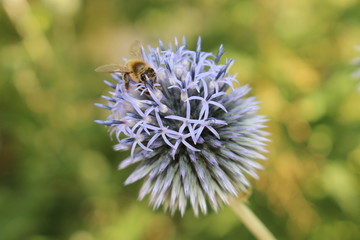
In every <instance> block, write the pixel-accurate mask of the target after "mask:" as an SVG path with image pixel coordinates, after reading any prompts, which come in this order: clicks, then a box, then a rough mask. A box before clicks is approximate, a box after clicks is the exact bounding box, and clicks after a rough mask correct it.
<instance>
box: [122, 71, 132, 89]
mask: <svg viewBox="0 0 360 240" xmlns="http://www.w3.org/2000/svg"><path fill="white" fill-rule="evenodd" d="M123 79H124V82H125V89H126V90H129V87H130V79H129V74H124V77H123Z"/></svg>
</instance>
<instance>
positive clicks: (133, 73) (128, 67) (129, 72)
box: [95, 41, 157, 90]
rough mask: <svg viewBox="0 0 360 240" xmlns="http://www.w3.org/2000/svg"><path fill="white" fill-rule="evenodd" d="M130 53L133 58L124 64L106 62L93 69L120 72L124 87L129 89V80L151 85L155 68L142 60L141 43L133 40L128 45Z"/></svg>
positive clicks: (154, 80)
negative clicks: (129, 45)
mask: <svg viewBox="0 0 360 240" xmlns="http://www.w3.org/2000/svg"><path fill="white" fill-rule="evenodd" d="M130 55H131V56H132V58H133V59H130V60H128V61H126V62H125V63H124V64H107V65H103V66H100V67H98V68H96V69H95V71H96V72H100V73H121V74H122V77H123V80H124V82H125V89H126V90H129V87H130V81H131V80H132V81H134V82H138V83H143V84H144V85H145V86H146V84H150V85H153V84H155V83H156V80H157V77H156V73H155V70H154V69H153V68H152V67H150V66H149V64H148V63H147V62H145V61H144V59H143V55H142V53H141V44H140V42H139V41H135V42H134V43H133V44H132V45H131V47H130Z"/></svg>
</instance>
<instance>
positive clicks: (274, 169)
mask: <svg viewBox="0 0 360 240" xmlns="http://www.w3.org/2000/svg"><path fill="white" fill-rule="evenodd" d="M0 3H1V6H0V36H1V37H0V44H1V45H0V64H1V68H0V75H1V80H0V181H1V182H0V238H1V239H4V240H17V239H19V240H20V239H30V240H58V239H69V240H94V239H101V240H107V239H109V240H113V239H126V240H132V239H147V240H150V239H151V240H153V239H154V240H155V239H156V240H158V239H159V240H160V239H239V238H241V239H254V238H253V236H251V234H250V233H249V232H248V231H247V230H246V229H245V227H244V226H243V225H242V224H241V222H240V221H239V220H238V219H237V218H236V216H235V215H234V214H233V213H232V212H231V210H230V209H229V208H228V207H224V208H223V209H221V210H220V211H219V212H218V213H214V212H212V213H210V214H209V215H207V216H201V217H199V218H195V217H194V216H193V213H192V212H191V211H190V210H189V211H188V212H187V214H186V215H185V217H184V218H181V217H180V216H178V215H176V216H174V217H171V216H170V215H169V214H168V213H166V214H164V213H162V211H160V210H159V211H152V209H150V208H149V207H148V206H147V203H146V201H143V202H137V201H136V198H137V192H138V190H139V186H140V184H134V185H132V186H127V187H124V186H123V182H124V180H125V179H126V177H127V176H128V175H129V173H130V172H131V170H132V169H129V170H124V171H121V172H118V171H117V164H118V163H119V162H120V161H121V159H123V158H124V157H125V156H126V155H127V154H126V153H119V152H114V151H113V150H112V144H113V143H112V142H111V140H110V139H109V137H108V134H107V133H106V130H105V129H104V128H103V127H102V126H99V125H96V124H94V123H93V120H94V119H104V118H106V111H104V110H101V109H97V108H96V107H94V106H93V102H97V101H102V100H100V95H101V94H105V93H106V91H107V90H108V89H107V87H106V86H105V85H104V84H103V83H102V81H101V80H102V78H107V79H109V77H108V76H104V75H101V74H97V73H95V72H94V71H93V69H94V68H95V67H97V66H99V65H101V64H104V63H111V62H120V59H121V58H122V57H126V56H128V55H127V54H128V47H129V46H130V44H131V42H132V41H133V40H136V39H139V40H141V41H142V42H143V43H144V44H151V45H153V46H154V45H157V39H162V40H163V41H164V42H167V41H172V40H173V37H174V36H178V37H180V38H181V37H182V36H183V35H186V36H187V37H188V41H189V45H190V46H191V47H194V45H195V41H196V38H197V36H199V35H201V36H202V37H203V45H204V50H206V51H215V49H217V48H218V46H219V45H220V44H221V43H223V44H224V46H225V49H226V50H227V54H226V57H229V58H235V59H236V62H235V64H234V65H233V67H232V69H231V71H232V72H233V73H236V72H238V73H239V74H238V79H239V81H240V83H241V84H245V83H249V84H250V85H251V86H252V87H253V91H252V94H254V95H256V96H258V98H259V99H260V100H261V105H262V110H261V112H262V113H263V114H266V115H267V116H268V117H269V119H270V121H269V128H268V130H269V131H270V132H271V133H272V135H271V138H272V143H271V144H270V146H269V149H270V153H269V154H268V158H269V161H267V162H266V163H265V165H266V170H265V171H262V172H261V178H260V180H259V181H257V182H255V181H254V185H255V186H254V191H253V194H252V196H251V198H250V200H249V204H250V207H251V208H252V209H253V210H254V212H255V213H256V214H257V215H258V216H259V218H260V219H262V220H263V222H264V223H265V224H266V225H267V226H268V227H269V229H270V230H271V231H272V232H273V233H274V235H275V236H277V237H278V239H314V240H315V239H328V240H332V239H334V240H337V239H342V240H343V239H344V240H353V239H360V229H359V227H358V226H359V225H360V204H359V202H360V201H359V199H360V184H359V182H360V181H359V180H360V111H359V102H360V93H359V92H357V91H356V90H355V89H356V82H354V81H352V80H351V79H350V74H351V72H352V71H353V70H354V69H353V68H352V67H351V66H350V65H349V62H350V60H351V59H352V58H353V57H355V56H356V52H355V50H354V46H355V45H356V44H359V43H360V18H359V12H360V3H359V2H358V1H356V0H326V1H325V0H314V1H310V0H307V1H303V0H294V1H284V0H275V1H266V0H258V1H250V0H241V1H237V0H225V1H206V0H195V1H186V0H184V1H175V0H173V1H171V0H155V1H150V0H142V1H131V2H129V1H125V0H123V1H115V0H109V1H90V0H83V1H81V0H28V1H27V0H1V1H0Z"/></svg>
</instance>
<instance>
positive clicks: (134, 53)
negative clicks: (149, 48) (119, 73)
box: [130, 40, 143, 60]
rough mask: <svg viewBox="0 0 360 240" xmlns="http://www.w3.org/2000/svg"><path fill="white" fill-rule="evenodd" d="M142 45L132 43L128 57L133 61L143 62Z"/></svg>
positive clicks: (137, 41) (136, 42)
mask: <svg viewBox="0 0 360 240" xmlns="http://www.w3.org/2000/svg"><path fill="white" fill-rule="evenodd" d="M141 48H142V45H141V43H140V41H139V40H136V41H134V42H133V43H132V44H131V46H130V56H131V57H132V58H134V59H141V60H143V55H142V53H141Z"/></svg>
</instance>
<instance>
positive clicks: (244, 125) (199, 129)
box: [96, 38, 268, 215]
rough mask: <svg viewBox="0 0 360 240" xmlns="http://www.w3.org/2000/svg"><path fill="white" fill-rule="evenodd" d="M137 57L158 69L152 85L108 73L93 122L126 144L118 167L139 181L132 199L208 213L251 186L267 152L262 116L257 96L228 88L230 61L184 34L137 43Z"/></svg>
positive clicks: (231, 78)
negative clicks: (101, 116) (100, 112)
mask: <svg viewBox="0 0 360 240" xmlns="http://www.w3.org/2000/svg"><path fill="white" fill-rule="evenodd" d="M141 53H142V56H143V60H144V61H146V63H147V64H149V66H150V67H151V68H153V69H154V70H155V72H156V74H157V81H156V83H152V82H151V81H150V80H149V78H148V77H147V76H146V83H137V82H131V81H130V87H129V89H127V88H125V82H124V79H123V76H122V75H121V74H118V73H115V74H112V76H113V78H114V79H115V80H116V84H112V83H110V82H107V81H106V82H105V83H106V84H107V85H108V86H109V87H111V88H112V89H113V91H112V92H110V96H104V97H103V98H104V99H105V100H107V101H108V103H107V105H104V104H96V105H97V106H99V107H102V108H104V109H107V110H109V112H110V114H109V117H108V119H107V120H105V121H101V120H97V121H96V122H97V123H99V124H103V125H105V126H108V127H109V131H110V134H112V135H115V136H116V141H118V143H117V144H116V145H115V146H114V149H115V150H130V153H131V156H130V157H128V158H127V159H125V160H123V161H122V162H121V164H120V165H119V168H120V169H123V168H125V167H127V166H129V165H131V164H135V163H136V164H138V166H137V168H136V169H135V170H134V171H133V173H132V174H131V175H130V176H129V177H128V179H127V180H126V181H125V184H130V183H133V182H135V181H138V180H140V179H143V181H144V182H143V186H142V188H141V190H140V194H139V199H143V198H144V197H145V196H146V195H149V199H150V203H151V205H153V207H154V208H159V207H160V206H164V209H165V210H166V209H169V210H170V212H171V213H172V214H173V213H174V212H175V211H176V210H179V211H180V213H181V214H182V215H183V214H184V213H185V209H186V207H187V205H188V204H190V205H191V206H192V209H193V211H194V213H195V215H198V213H199V211H201V212H202V213H207V211H208V206H210V207H211V208H212V209H214V210H215V211H216V210H217V209H218V208H219V206H221V205H222V203H225V204H227V203H228V201H229V200H230V199H231V198H234V197H236V196H238V195H239V194H242V193H244V192H246V191H248V189H249V188H250V187H251V185H250V182H249V180H248V178H250V177H252V178H257V177H258V175H257V171H258V170H259V169H262V165H261V164H260V163H258V162H257V161H256V159H260V160H263V159H265V157H264V156H263V155H262V154H263V153H264V152H266V149H265V145H266V144H265V142H266V141H268V139H267V138H266V136H267V132H265V131H263V130H262V129H263V128H264V127H265V125H264V123H265V122H266V118H265V117H264V116H261V115H257V113H256V112H257V110H258V109H259V106H258V102H257V101H256V99H255V98H254V97H246V94H247V93H248V92H249V90H250V88H249V87H248V86H241V87H239V88H236V89H235V88H234V83H235V82H237V79H236V78H235V75H231V74H229V72H228V70H229V68H230V66H231V65H232V64H233V62H234V61H233V60H232V59H226V60H225V63H224V64H220V62H221V60H220V59H221V57H222V56H223V54H224V48H223V46H222V45H221V46H220V48H219V50H218V52H217V53H216V54H213V53H209V52H204V51H201V38H199V40H198V43H197V46H196V50H195V51H193V50H189V49H187V44H186V39H185V38H184V39H183V42H182V44H179V42H178V41H177V39H175V46H174V47H173V46H172V45H171V44H170V46H169V48H165V46H164V44H163V43H162V42H161V41H160V47H159V48H152V47H149V48H148V50H145V49H144V48H142V49H141Z"/></svg>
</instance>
